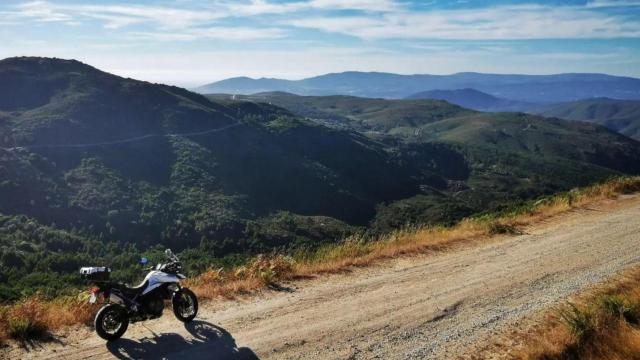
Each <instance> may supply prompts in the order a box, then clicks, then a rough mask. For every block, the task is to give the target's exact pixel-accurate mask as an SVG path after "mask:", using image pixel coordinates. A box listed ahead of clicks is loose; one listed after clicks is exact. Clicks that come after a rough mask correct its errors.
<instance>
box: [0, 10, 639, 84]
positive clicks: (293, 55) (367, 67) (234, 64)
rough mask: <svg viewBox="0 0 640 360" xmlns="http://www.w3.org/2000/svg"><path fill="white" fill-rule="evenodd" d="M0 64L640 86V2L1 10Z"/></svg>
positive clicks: (199, 77) (179, 75)
mask: <svg viewBox="0 0 640 360" xmlns="http://www.w3.org/2000/svg"><path fill="white" fill-rule="evenodd" d="M0 39H2V42H1V43H0V57H2V58H4V57H9V56H20V55H34V56H35V55H37V56H55V57H61V58H75V59H78V60H81V61H84V62H87V63H89V64H91V65H94V66H96V67H99V68H101V69H103V70H106V71H109V72H113V73H116V74H118V75H123V76H129V77H134V78H138V79H143V80H149V81H155V82H164V83H170V84H176V85H181V86H194V85H200V84H203V83H207V82H211V81H215V80H220V79H223V78H227V77H232V76H251V77H279V78H288V79H298V78H303V77H307V76H313V75H318V74H323V73H327V72H339V71H346V70H361V71H387V72H395V73H403V74H412V73H430V74H449V73H455V72H460V71H477V72H493V73H529V74H548V73H560V72H603V73H609V74H616V75H628V76H634V77H640V0H637V1H636V0H617V1H616V0H593V1H573V0H570V1H539V2H534V1H522V0H518V1H473V0H468V1H438V0H433V1H429V0H425V1H405V0H377V1H373V0H290V1H277V0H242V1H231V0H210V1H195V0H173V1H164V0H156V1H151V0H148V1H137V2H132V1H115V0H110V1H109V0H105V1H95V2H88V1H77V0H46V1H45V0H43V1H15V0H3V1H1V2H0Z"/></svg>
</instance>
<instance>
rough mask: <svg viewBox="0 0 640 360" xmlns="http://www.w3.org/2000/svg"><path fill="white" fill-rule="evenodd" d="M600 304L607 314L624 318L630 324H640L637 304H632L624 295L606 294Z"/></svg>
mask: <svg viewBox="0 0 640 360" xmlns="http://www.w3.org/2000/svg"><path fill="white" fill-rule="evenodd" d="M599 305H600V308H601V309H602V310H603V311H604V312H605V313H606V314H609V315H611V316H614V317H618V318H620V319H623V320H624V321H626V322H628V323H630V324H638V320H639V319H640V314H639V311H638V310H639V309H638V306H637V304H636V305H635V306H632V305H631V304H629V301H627V300H626V299H624V298H623V297H622V296H619V295H608V296H604V297H602V298H601V299H600V301H599Z"/></svg>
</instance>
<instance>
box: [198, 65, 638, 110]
mask: <svg viewBox="0 0 640 360" xmlns="http://www.w3.org/2000/svg"><path fill="white" fill-rule="evenodd" d="M465 88H473V89H476V90H478V91H481V92H485V93H487V94H490V95H492V96H495V97H498V98H505V99H510V100H513V101H524V102H561V101H573V100H578V99H585V98H592V97H602V96H607V97H611V98H616V99H640V79H635V78H629V77H618V76H610V75H604V74H557V75H500V74H479V73H457V74H452V75H398V74H389V73H375V72H373V73H367V72H355V71H351V72H344V73H337V74H326V75H321V76H316V77H312V78H307V79H302V80H280V79H250V78H246V77H243V78H232V79H226V80H223V81H219V82H215V83H211V84H208V85H204V86H201V87H199V88H197V89H196V91H198V92H200V93H203V94H213V93H228V94H254V93H258V92H267V91H285V92H290V93H294V94H297V95H352V96H360V97H382V98H405V97H407V96H411V95H413V94H416V93H418V92H422V91H429V90H456V89H465Z"/></svg>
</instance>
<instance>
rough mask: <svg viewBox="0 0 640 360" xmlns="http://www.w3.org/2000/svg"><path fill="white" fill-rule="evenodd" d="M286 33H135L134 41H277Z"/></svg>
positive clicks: (234, 30)
mask: <svg viewBox="0 0 640 360" xmlns="http://www.w3.org/2000/svg"><path fill="white" fill-rule="evenodd" d="M285 33H286V32H285V31H284V30H283V29H278V28H251V27H237V26H234V27H223V26H213V27H207V28H196V29H185V30H182V31H167V32H133V33H131V38H132V39H139V40H154V41H192V40H197V39H217V40H263V39H277V38H281V37H284V36H285Z"/></svg>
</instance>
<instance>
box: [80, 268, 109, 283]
mask: <svg viewBox="0 0 640 360" xmlns="http://www.w3.org/2000/svg"><path fill="white" fill-rule="evenodd" d="M80 274H81V275H82V277H83V278H85V279H86V280H88V281H96V282H100V281H109V277H110V276H111V269H110V268H108V267H104V266H92V267H83V268H80Z"/></svg>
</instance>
